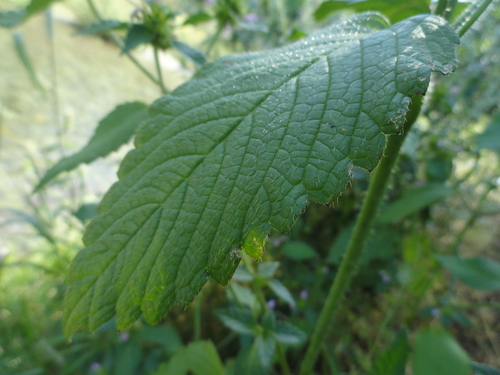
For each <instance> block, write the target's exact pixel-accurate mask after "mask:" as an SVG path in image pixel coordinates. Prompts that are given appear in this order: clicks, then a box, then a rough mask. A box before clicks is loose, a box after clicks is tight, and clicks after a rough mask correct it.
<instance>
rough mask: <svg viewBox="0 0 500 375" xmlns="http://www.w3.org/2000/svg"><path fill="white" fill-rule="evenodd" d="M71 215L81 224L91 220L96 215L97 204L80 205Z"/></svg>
mask: <svg viewBox="0 0 500 375" xmlns="http://www.w3.org/2000/svg"><path fill="white" fill-rule="evenodd" d="M73 215H75V217H76V218H77V219H78V220H80V221H81V222H84V221H87V220H90V219H93V218H94V217H95V216H96V215H97V203H85V204H82V205H81V206H80V207H79V208H78V210H76V212H74V213H73Z"/></svg>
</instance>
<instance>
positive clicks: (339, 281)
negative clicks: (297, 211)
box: [299, 96, 422, 375]
mask: <svg viewBox="0 0 500 375" xmlns="http://www.w3.org/2000/svg"><path fill="white" fill-rule="evenodd" d="M421 105H422V97H421V96H415V97H414V98H413V100H412V103H411V106H410V109H409V112H408V113H407V116H406V122H405V125H404V129H403V134H402V135H391V136H388V137H387V145H386V148H385V151H384V156H383V157H382V159H381V161H380V163H379V165H378V166H377V168H376V169H375V171H374V173H373V176H372V178H371V180H370V186H369V188H368V192H367V195H366V197H365V199H364V201H363V206H362V207H361V212H360V213H359V216H358V219H357V221H356V226H355V227H354V231H353V234H352V236H351V239H350V241H349V245H348V247H347V251H346V253H345V255H344V258H343V260H342V263H341V265H340V268H339V270H338V273H337V276H336V277H335V280H334V281H333V284H332V286H331V288H330V292H329V293H328V297H327V298H326V301H325V304H324V306H323V309H322V311H321V314H320V316H319V319H318V322H317V324H316V326H315V329H314V332H313V334H312V337H311V341H310V343H309V347H308V349H307V352H306V355H305V357H304V361H303V362H302V367H301V369H300V372H299V374H300V375H308V374H311V373H312V368H313V366H314V363H315V361H316V359H317V357H318V354H319V352H320V349H321V345H322V343H323V341H324V339H325V337H326V334H327V333H328V328H329V326H330V323H331V322H332V320H333V319H334V317H335V314H336V313H337V311H338V310H339V308H340V306H341V303H342V300H343V297H344V294H345V291H346V290H347V288H348V287H349V285H350V283H351V280H352V277H353V276H354V274H355V272H356V268H357V265H358V262H359V259H360V258H361V255H362V253H363V250H364V248H365V245H366V242H367V240H368V237H369V235H370V232H371V229H372V227H373V224H374V221H375V216H376V214H377V211H378V209H379V207H380V204H381V203H382V200H383V197H384V193H385V191H386V188H387V185H388V182H389V178H390V176H391V172H392V167H393V166H394V163H395V162H396V159H397V157H398V154H399V150H400V148H401V145H402V144H403V141H404V139H405V136H406V135H407V134H408V132H409V130H410V128H411V126H412V125H413V123H414V122H415V120H416V119H417V117H418V113H419V111H420V107H421Z"/></svg>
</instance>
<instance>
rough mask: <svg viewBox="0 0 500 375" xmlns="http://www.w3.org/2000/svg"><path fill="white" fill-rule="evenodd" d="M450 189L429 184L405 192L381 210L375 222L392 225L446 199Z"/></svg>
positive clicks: (441, 185) (440, 185)
mask: <svg viewBox="0 0 500 375" xmlns="http://www.w3.org/2000/svg"><path fill="white" fill-rule="evenodd" d="M452 192H453V190H452V189H450V188H449V187H447V186H446V185H445V184H443V183H439V182H436V183H429V184H427V185H423V186H419V187H416V188H414V189H411V190H408V191H406V192H405V193H404V194H403V196H402V197H401V198H399V199H398V200H396V201H394V202H392V203H390V204H389V205H388V206H386V207H384V208H383V209H382V212H381V213H380V215H379V217H378V219H377V221H378V222H379V223H392V222H394V221H396V220H399V219H402V218H404V217H406V216H408V215H411V214H413V213H415V212H417V211H419V210H421V209H423V208H425V207H427V206H430V205H431V204H433V203H436V202H439V201H441V200H443V199H444V198H446V197H448V196H449V195H450V194H451V193H452Z"/></svg>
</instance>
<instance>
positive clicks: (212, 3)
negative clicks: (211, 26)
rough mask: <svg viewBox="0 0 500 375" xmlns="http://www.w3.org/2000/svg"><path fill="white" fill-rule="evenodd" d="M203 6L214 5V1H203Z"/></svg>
mask: <svg viewBox="0 0 500 375" xmlns="http://www.w3.org/2000/svg"><path fill="white" fill-rule="evenodd" d="M205 5H215V0H205Z"/></svg>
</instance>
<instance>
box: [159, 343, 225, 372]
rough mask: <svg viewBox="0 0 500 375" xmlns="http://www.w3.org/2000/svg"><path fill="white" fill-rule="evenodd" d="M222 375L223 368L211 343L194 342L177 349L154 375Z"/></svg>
mask: <svg viewBox="0 0 500 375" xmlns="http://www.w3.org/2000/svg"><path fill="white" fill-rule="evenodd" d="M188 372H189V374H193V375H223V374H224V366H223V365H222V361H221V360H220V357H219V354H218V353H217V349H216V348H215V346H214V344H213V343H212V342H211V341H195V342H192V343H191V344H189V345H188V346H186V347H184V348H181V349H179V351H178V352H177V353H175V354H174V356H173V357H172V358H171V359H170V361H169V362H168V363H164V364H162V365H160V367H159V368H158V370H157V371H156V372H155V373H154V375H186V374H187V373H188Z"/></svg>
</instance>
